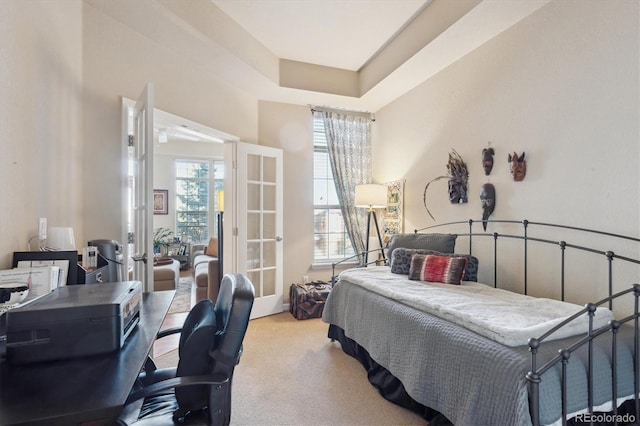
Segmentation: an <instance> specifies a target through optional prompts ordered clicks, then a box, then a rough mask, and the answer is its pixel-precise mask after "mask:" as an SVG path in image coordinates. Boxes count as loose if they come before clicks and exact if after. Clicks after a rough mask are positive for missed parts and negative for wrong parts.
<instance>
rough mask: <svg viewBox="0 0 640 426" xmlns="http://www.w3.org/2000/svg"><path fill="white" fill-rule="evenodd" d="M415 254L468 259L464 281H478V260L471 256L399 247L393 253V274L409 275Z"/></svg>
mask: <svg viewBox="0 0 640 426" xmlns="http://www.w3.org/2000/svg"><path fill="white" fill-rule="evenodd" d="M414 254H435V255H439V256H449V257H466V258H467V265H466V266H465V268H464V275H463V276H462V279H463V280H464V281H478V264H479V262H478V258H476V257H475V256H470V255H468V254H457V253H441V252H438V251H434V250H422V249H406V248H403V247H398V248H396V249H395V250H394V251H393V256H392V257H391V272H393V273H394V274H403V275H409V271H410V269H411V257H412V256H413V255H414Z"/></svg>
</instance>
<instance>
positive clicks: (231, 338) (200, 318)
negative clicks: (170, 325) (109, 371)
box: [118, 274, 254, 426]
mask: <svg viewBox="0 0 640 426" xmlns="http://www.w3.org/2000/svg"><path fill="white" fill-rule="evenodd" d="M253 298H254V288H253V284H251V281H249V279H248V278H246V277H245V276H243V275H240V274H226V275H225V276H224V278H223V279H222V282H221V283H220V292H219V294H218V299H217V301H216V303H215V306H214V305H213V303H212V302H211V301H210V300H208V299H206V300H202V301H200V302H199V303H198V304H196V305H195V306H194V307H193V308H192V309H191V311H190V312H189V315H188V316H187V318H186V319H185V322H184V325H183V326H182V328H181V329H180V328H179V329H170V330H164V331H161V332H160V333H159V334H158V337H164V336H167V335H169V334H175V333H177V332H180V343H179V356H180V360H179V362H178V367H177V368H168V369H156V368H155V364H154V363H153V362H152V361H148V362H147V365H145V370H144V371H143V372H142V373H141V374H140V376H139V378H138V386H136V387H134V389H133V391H132V393H131V395H129V398H128V399H127V404H126V406H125V408H124V410H123V412H122V415H121V416H120V418H119V419H118V424H120V425H131V424H135V425H136V426H142V425H167V424H172V423H173V424H189V425H228V424H229V422H230V420H231V381H232V378H233V370H234V368H235V366H236V365H237V364H238V362H239V361H240V356H241V354H242V340H243V339H244V335H245V333H246V331H247V326H248V324H249V315H250V313H251V307H252V306H253Z"/></svg>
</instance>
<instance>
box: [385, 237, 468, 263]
mask: <svg viewBox="0 0 640 426" xmlns="http://www.w3.org/2000/svg"><path fill="white" fill-rule="evenodd" d="M456 237H457V235H455V234H394V235H392V236H391V240H390V241H389V246H388V251H387V253H388V257H389V259H393V250H395V249H396V248H398V247H403V248H410V249H423V250H434V251H439V252H440V253H453V251H454V249H455V247H456Z"/></svg>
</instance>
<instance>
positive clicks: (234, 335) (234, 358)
mask: <svg viewBox="0 0 640 426" xmlns="http://www.w3.org/2000/svg"><path fill="white" fill-rule="evenodd" d="M254 293H255V290H254V288H253V284H252V283H251V281H249V279H248V278H247V277H245V276H244V275H241V274H226V275H224V277H223V278H222V282H221V283H220V291H219V293H218V299H217V300H216V305H215V311H216V321H217V324H218V333H217V335H216V343H215V345H214V349H213V351H212V353H211V356H212V358H213V359H214V365H213V370H212V373H221V374H224V375H227V376H228V377H231V375H232V374H233V369H234V367H235V366H236V365H237V364H238V362H239V361H240V355H241V354H242V341H243V339H244V335H245V334H246V332H247V326H248V325H249V317H250V315H251V307H252V306H253V299H254Z"/></svg>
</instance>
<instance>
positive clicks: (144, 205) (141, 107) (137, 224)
mask: <svg viewBox="0 0 640 426" xmlns="http://www.w3.org/2000/svg"><path fill="white" fill-rule="evenodd" d="M124 107H125V104H124V103H123V108H124ZM127 108H128V107H127ZM123 115H124V113H123ZM128 117H129V116H128V114H127V123H128ZM132 120H133V122H132V125H131V131H132V136H131V140H130V139H129V135H128V134H127V135H126V138H125V140H126V141H127V145H129V146H131V144H133V151H134V154H133V162H132V163H133V164H132V166H133V177H132V179H133V185H131V189H132V193H131V194H130V197H131V202H132V206H133V208H132V210H133V211H132V213H133V221H132V223H133V225H132V229H130V230H128V232H127V239H126V240H124V241H128V240H131V239H132V240H133V251H134V253H128V249H125V256H124V259H125V262H128V259H129V258H133V259H135V260H136V261H135V262H133V279H134V280H137V281H142V288H143V291H153V267H152V264H153V238H152V235H153V84H152V83H147V85H146V87H145V88H144V90H143V91H142V93H141V94H140V97H139V98H138V100H137V102H136V104H135V106H134V107H133V117H132ZM127 129H129V125H127ZM127 133H128V131H127ZM129 233H130V234H131V236H132V238H129ZM125 247H128V245H126V244H125Z"/></svg>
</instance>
